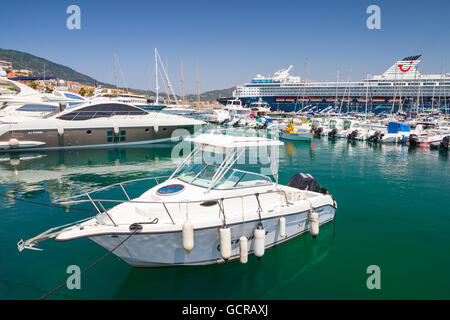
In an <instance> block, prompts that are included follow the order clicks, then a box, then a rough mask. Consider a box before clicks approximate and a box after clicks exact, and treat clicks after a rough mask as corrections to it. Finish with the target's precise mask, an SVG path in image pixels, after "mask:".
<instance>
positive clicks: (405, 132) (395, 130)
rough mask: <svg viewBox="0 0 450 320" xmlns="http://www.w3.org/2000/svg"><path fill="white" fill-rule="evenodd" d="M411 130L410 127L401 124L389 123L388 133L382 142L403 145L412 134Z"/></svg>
mask: <svg viewBox="0 0 450 320" xmlns="http://www.w3.org/2000/svg"><path fill="white" fill-rule="evenodd" d="M410 131H411V128H410V127H409V125H407V124H404V123H401V122H394V121H392V122H389V124H388V126H387V133H386V134H384V135H383V137H382V138H381V141H382V142H383V143H402V142H406V140H407V139H408V136H409V134H410Z"/></svg>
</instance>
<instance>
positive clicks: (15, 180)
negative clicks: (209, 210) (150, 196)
mask: <svg viewBox="0 0 450 320" xmlns="http://www.w3.org/2000/svg"><path fill="white" fill-rule="evenodd" d="M172 147H173V144H158V145H154V146H151V147H148V148H143V147H140V148H122V149H94V150H76V151H74V150H65V151H47V152H40V153H26V154H20V153H16V154H10V155H9V154H7V155H2V156H3V157H2V158H1V160H0V185H1V186H2V189H3V192H2V193H4V194H7V195H9V196H14V197H20V198H33V197H36V195H38V194H42V193H46V192H47V193H48V194H49V197H50V200H53V199H56V198H61V197H65V196H70V195H74V194H77V193H81V192H84V191H88V190H91V189H93V188H97V187H102V186H107V185H110V184H113V183H116V182H121V181H126V180H131V179H138V178H143V177H147V176H152V175H157V174H160V173H161V172H169V171H171V170H173V169H174V167H176V164H175V163H174V162H172V159H171V150H172ZM13 203H14V201H13V200H8V201H7V203H6V204H5V203H3V205H6V206H10V205H11V204H13Z"/></svg>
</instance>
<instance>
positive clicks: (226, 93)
mask: <svg viewBox="0 0 450 320" xmlns="http://www.w3.org/2000/svg"><path fill="white" fill-rule="evenodd" d="M235 89H236V87H232V88H228V89H221V90H211V91H206V92H203V93H201V94H200V99H201V100H206V101H215V100H217V99H218V98H222V97H227V98H229V97H231V96H232V95H233V91H234V90H235ZM186 100H188V101H197V95H196V94H190V95H187V96H186Z"/></svg>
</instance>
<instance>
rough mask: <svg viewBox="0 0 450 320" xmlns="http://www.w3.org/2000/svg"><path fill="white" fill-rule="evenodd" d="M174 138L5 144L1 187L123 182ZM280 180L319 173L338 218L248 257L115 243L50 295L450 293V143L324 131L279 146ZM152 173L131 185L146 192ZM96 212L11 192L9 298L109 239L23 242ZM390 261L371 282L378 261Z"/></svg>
mask: <svg viewBox="0 0 450 320" xmlns="http://www.w3.org/2000/svg"><path fill="white" fill-rule="evenodd" d="M173 147H174V144H158V145H152V146H146V147H140V148H126V149H111V150H107V149H103V150H79V151H59V152H58V151H56V152H43V153H26V154H21V155H20V158H21V159H17V157H18V155H15V156H14V157H15V158H12V159H10V158H9V155H6V154H4V155H0V194H1V195H6V196H12V197H17V198H20V199H24V200H26V201H32V202H38V203H46V204H50V203H51V201H52V200H54V199H57V198H60V197H64V196H69V195H75V194H78V193H80V192H83V191H87V190H91V189H94V188H98V187H103V186H107V185H110V184H112V183H116V182H121V181H126V180H131V179H138V178H144V177H149V176H162V175H167V174H170V173H171V172H172V170H173V169H175V167H176V164H175V163H173V162H172V161H171V151H172V148H173ZM279 172H280V183H283V184H286V183H287V182H288V180H289V179H290V177H291V176H292V175H294V174H295V173H298V172H307V173H311V174H312V175H313V176H314V177H315V178H316V179H317V180H318V181H319V183H320V184H321V185H322V186H324V187H325V188H327V189H328V190H329V192H330V193H331V194H332V195H333V197H334V198H335V199H336V201H337V203H338V211H337V214H336V219H335V222H334V223H330V224H327V225H326V226H323V227H321V229H320V234H319V236H318V237H317V239H312V237H311V236H310V235H309V234H306V235H303V236H300V237H297V238H296V239H293V240H291V241H289V242H287V243H285V244H282V245H280V246H277V247H275V248H273V249H271V250H268V251H266V253H265V255H264V257H263V258H262V259H261V260H260V261H257V260H256V258H255V257H254V256H251V257H249V262H248V263H247V264H245V265H243V264H240V263H239V262H238V261H237V262H230V263H226V264H221V265H210V266H198V267H177V268H155V269H134V268H132V267H130V266H129V265H127V264H126V263H125V262H123V261H121V260H120V259H118V258H117V257H116V256H114V255H110V256H108V257H107V258H105V259H104V260H103V261H101V262H100V263H98V264H97V265H96V266H95V267H94V268H92V269H90V270H89V271H87V272H86V273H85V274H83V275H82V278H81V289H80V290H76V289H74V290H69V289H67V288H63V289H61V290H59V291H58V292H56V293H55V294H53V295H52V296H50V297H49V299H449V298H450V273H449V271H448V270H449V267H450V255H449V253H450V209H449V203H450V201H449V200H450V194H449V191H450V170H449V155H448V154H447V153H445V152H442V151H434V150H429V149H408V147H406V146H401V145H382V146H373V145H368V144H366V143H364V142H355V143H348V142H347V141H345V140H337V141H328V140H327V139H326V138H325V139H315V140H314V142H313V144H309V143H304V142H293V143H291V142H287V143H286V144H285V145H284V146H282V147H280V165H279ZM152 186H153V184H152V183H149V182H148V181H147V182H138V183H134V184H131V185H130V186H128V187H127V191H128V192H129V193H130V196H138V195H139V194H140V193H142V192H144V191H145V190H147V189H148V188H150V187H152ZM90 215H93V212H86V211H69V212H67V211H65V210H63V209H60V208H54V207H47V206H42V205H38V204H35V203H30V202H23V201H17V200H13V199H11V198H4V197H2V198H0V216H1V222H0V250H1V258H0V280H1V282H0V299H37V298H39V297H41V296H42V295H44V294H46V293H47V292H48V291H50V290H52V289H54V288H55V287H57V286H58V285H59V284H61V283H64V282H65V281H66V279H67V277H68V276H69V275H68V274H67V273H66V269H67V267H68V266H69V265H78V266H80V268H81V269H83V268H85V267H87V266H89V265H90V264H91V263H93V262H94V261H96V260H97V259H98V258H100V257H101V256H102V255H104V254H105V253H106V250H105V249H103V248H102V247H100V246H98V245H96V244H95V243H94V242H92V241H90V240H88V239H81V240H75V241H70V242H63V243H57V242H55V241H53V240H48V241H45V242H43V243H42V244H41V245H40V247H41V248H43V249H44V251H31V250H24V251H23V252H21V253H19V252H18V250H17V246H16V244H17V242H18V241H19V240H20V239H21V238H23V239H28V238H30V237H33V236H35V235H37V234H38V233H40V232H42V231H44V230H47V229H48V228H50V227H53V226H58V225H61V224H65V223H69V222H72V221H75V220H79V219H82V218H85V217H88V216H90ZM370 265H377V266H379V267H380V270H381V289H380V290H369V289H368V288H367V285H366V281H367V278H368V277H369V274H367V267H368V266H370Z"/></svg>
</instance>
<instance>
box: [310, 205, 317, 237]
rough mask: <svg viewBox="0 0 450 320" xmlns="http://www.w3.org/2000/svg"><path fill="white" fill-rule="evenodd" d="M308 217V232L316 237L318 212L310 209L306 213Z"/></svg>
mask: <svg viewBox="0 0 450 320" xmlns="http://www.w3.org/2000/svg"><path fill="white" fill-rule="evenodd" d="M308 219H309V232H310V233H311V235H312V236H313V238H315V237H317V235H318V234H319V214H318V213H317V212H315V211H311V212H310V213H309V214H308Z"/></svg>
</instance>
